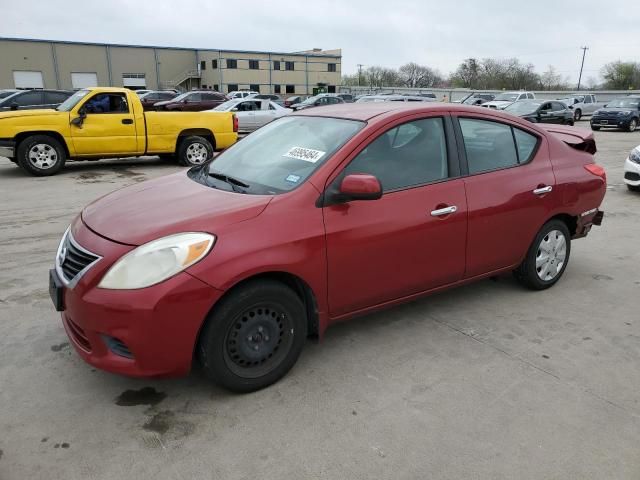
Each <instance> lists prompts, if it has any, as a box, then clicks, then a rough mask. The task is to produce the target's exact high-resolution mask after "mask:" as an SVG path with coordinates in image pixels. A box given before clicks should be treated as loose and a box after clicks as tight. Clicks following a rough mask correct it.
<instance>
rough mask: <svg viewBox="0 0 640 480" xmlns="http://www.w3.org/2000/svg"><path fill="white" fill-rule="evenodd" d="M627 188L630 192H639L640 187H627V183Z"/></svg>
mask: <svg viewBox="0 0 640 480" xmlns="http://www.w3.org/2000/svg"><path fill="white" fill-rule="evenodd" d="M627 188H628V189H629V190H630V191H631V192H640V185H629V184H628V183H627Z"/></svg>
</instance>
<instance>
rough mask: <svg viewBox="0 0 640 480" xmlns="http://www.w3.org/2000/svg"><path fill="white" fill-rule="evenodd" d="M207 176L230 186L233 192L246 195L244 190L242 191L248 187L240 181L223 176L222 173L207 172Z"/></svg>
mask: <svg viewBox="0 0 640 480" xmlns="http://www.w3.org/2000/svg"><path fill="white" fill-rule="evenodd" d="M209 176H210V177H213V178H217V179H218V180H222V181H223V182H225V183H228V184H229V185H231V188H232V189H233V191H234V192H238V193H247V192H246V191H245V190H243V188H249V185H248V184H247V183H244V182H243V181H242V180H238V179H237V178H233V177H231V176H229V175H225V174H224V173H220V172H209ZM238 187H243V188H238Z"/></svg>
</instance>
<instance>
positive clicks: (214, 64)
mask: <svg viewBox="0 0 640 480" xmlns="http://www.w3.org/2000/svg"><path fill="white" fill-rule="evenodd" d="M211 68H218V60H211Z"/></svg>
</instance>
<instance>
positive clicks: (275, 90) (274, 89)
mask: <svg viewBox="0 0 640 480" xmlns="http://www.w3.org/2000/svg"><path fill="white" fill-rule="evenodd" d="M273 93H280V85H274V86H273Z"/></svg>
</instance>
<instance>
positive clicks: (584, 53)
mask: <svg viewBox="0 0 640 480" xmlns="http://www.w3.org/2000/svg"><path fill="white" fill-rule="evenodd" d="M580 48H581V49H582V65H580V76H579V77H578V91H580V82H581V81H582V69H583V68H584V56H585V55H586V54H587V50H589V47H580Z"/></svg>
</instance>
